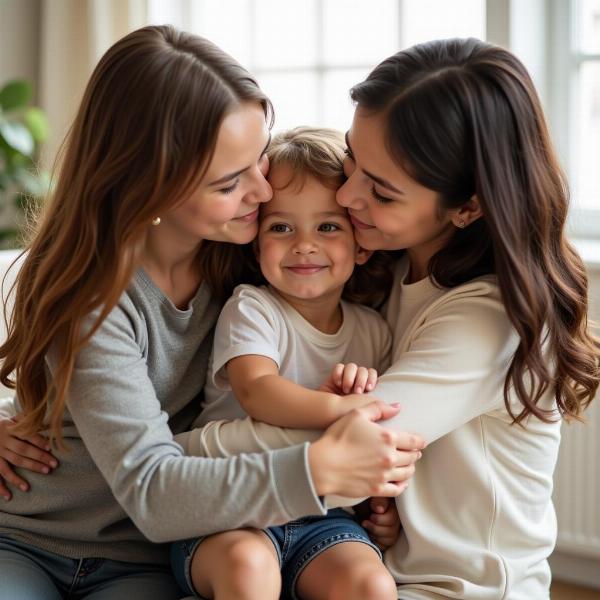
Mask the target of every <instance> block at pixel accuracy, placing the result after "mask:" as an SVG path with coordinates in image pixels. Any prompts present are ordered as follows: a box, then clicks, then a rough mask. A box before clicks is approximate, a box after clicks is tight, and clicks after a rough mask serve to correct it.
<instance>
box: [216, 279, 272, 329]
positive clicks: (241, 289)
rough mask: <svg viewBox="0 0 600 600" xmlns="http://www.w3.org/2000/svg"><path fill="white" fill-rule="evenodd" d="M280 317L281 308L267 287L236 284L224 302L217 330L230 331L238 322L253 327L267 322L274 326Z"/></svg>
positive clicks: (238, 324) (258, 326)
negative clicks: (224, 329)
mask: <svg viewBox="0 0 600 600" xmlns="http://www.w3.org/2000/svg"><path fill="white" fill-rule="evenodd" d="M281 319H282V309H281V307H280V305H279V302H278V301H277V299H276V298H275V297H274V296H273V294H272V292H270V291H269V289H268V288H267V287H264V286H261V287H255V286H252V285H247V284H243V285H238V286H237V287H236V288H235V289H234V290H233V294H232V295H231V297H230V298H229V300H227V302H226V303H225V306H224V307H223V310H222V311H221V315H220V316H219V321H218V324H217V329H218V330H223V328H226V329H227V330H228V331H231V330H232V328H234V327H239V326H240V324H244V326H250V327H252V328H253V329H256V328H260V327H261V326H264V325H265V323H269V324H271V325H272V326H275V324H276V323H278V322H280V321H281Z"/></svg>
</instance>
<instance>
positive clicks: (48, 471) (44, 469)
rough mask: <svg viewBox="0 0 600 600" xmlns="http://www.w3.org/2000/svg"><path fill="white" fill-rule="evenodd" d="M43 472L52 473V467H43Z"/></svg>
mask: <svg viewBox="0 0 600 600" xmlns="http://www.w3.org/2000/svg"><path fill="white" fill-rule="evenodd" d="M42 473H46V474H48V473H50V469H49V468H48V467H42Z"/></svg>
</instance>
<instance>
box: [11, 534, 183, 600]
mask: <svg viewBox="0 0 600 600" xmlns="http://www.w3.org/2000/svg"><path fill="white" fill-rule="evenodd" d="M182 595H183V594H182V593H181V591H180V590H179V587H178V586H177V583H176V582H175V579H174V578H173V576H172V574H171V572H170V570H169V568H168V567H166V566H161V565H152V564H137V563H126V562H121V561H116V560H108V559H104V558H82V559H76V558H66V557H64V556H59V555H58V554H53V553H52V552H46V551H45V550H40V549H39V548H36V547H35V546H31V545H30V544H25V543H23V542H18V541H16V540H13V539H12V538H9V537H6V536H0V600H65V599H67V598H68V599H72V600H76V599H79V598H88V599H90V600H147V599H148V598H160V599H161V600H176V599H178V598H181V597H182Z"/></svg>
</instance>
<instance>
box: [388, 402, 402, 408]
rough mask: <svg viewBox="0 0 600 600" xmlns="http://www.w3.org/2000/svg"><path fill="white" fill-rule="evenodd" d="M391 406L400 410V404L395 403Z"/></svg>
mask: <svg viewBox="0 0 600 600" xmlns="http://www.w3.org/2000/svg"><path fill="white" fill-rule="evenodd" d="M390 406H393V407H394V408H400V402H394V403H393V404H390Z"/></svg>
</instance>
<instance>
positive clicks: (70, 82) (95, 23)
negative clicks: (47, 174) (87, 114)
mask: <svg viewBox="0 0 600 600" xmlns="http://www.w3.org/2000/svg"><path fill="white" fill-rule="evenodd" d="M40 4H41V6H40V10H41V15H40V62H39V65H40V69H39V82H38V90H39V102H40V105H41V106H42V108H43V109H44V110H45V111H46V112H47V114H48V118H49V120H50V123H51V124H52V131H51V135H50V138H49V140H48V141H47V143H46V144H45V146H44V151H43V156H42V162H43V163H44V164H45V165H46V166H47V167H50V166H51V165H52V163H53V161H54V158H55V155H56V152H57V150H58V148H59V146H60V144H61V142H62V140H63V138H64V136H65V134H66V133H67V130H68V128H69V125H70V123H71V121H72V120H73V117H74V116H75V112H76V110H77V107H78V104H79V101H80V100H81V96H82V94H83V90H84V88H85V84H86V83H87V80H88V79H89V76H90V75H91V73H92V70H93V68H94V66H95V65H96V63H97V62H98V59H99V58H100V57H101V56H102V54H103V53H104V51H105V50H106V49H107V48H108V47H109V46H110V45H111V44H112V43H114V42H115V41H116V40H117V39H119V38H120V37H122V36H123V35H125V34H126V33H128V32H130V31H132V30H134V29H137V28H138V27H142V26H143V25H145V24H146V22H147V9H146V6H147V2H146V0H52V1H51V2H41V3H40Z"/></svg>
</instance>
